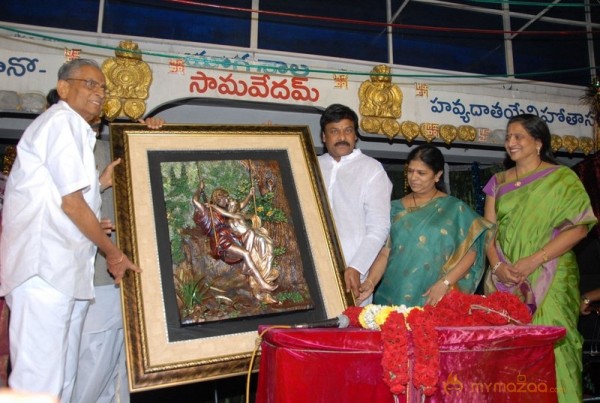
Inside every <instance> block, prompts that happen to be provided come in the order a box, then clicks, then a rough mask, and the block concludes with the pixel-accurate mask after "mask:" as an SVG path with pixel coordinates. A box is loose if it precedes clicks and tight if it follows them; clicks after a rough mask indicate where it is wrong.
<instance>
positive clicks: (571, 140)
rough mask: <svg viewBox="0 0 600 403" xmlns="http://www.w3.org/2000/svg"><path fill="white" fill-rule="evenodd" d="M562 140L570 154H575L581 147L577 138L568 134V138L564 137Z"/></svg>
mask: <svg viewBox="0 0 600 403" xmlns="http://www.w3.org/2000/svg"><path fill="white" fill-rule="evenodd" d="M562 140H563V147H564V148H565V149H566V150H567V151H568V152H569V154H572V153H573V152H575V150H577V147H579V140H578V139H577V137H575V136H572V135H570V134H567V135H566V136H563V139H562Z"/></svg>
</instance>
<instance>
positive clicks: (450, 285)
mask: <svg viewBox="0 0 600 403" xmlns="http://www.w3.org/2000/svg"><path fill="white" fill-rule="evenodd" d="M442 283H444V285H445V286H446V287H447V288H450V287H452V284H451V283H450V281H448V279H447V278H445V277H444V279H443V280H442Z"/></svg>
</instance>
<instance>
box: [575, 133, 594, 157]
mask: <svg viewBox="0 0 600 403" xmlns="http://www.w3.org/2000/svg"><path fill="white" fill-rule="evenodd" d="M579 148H581V151H583V153H584V154H585V155H588V154H590V153H591V152H592V151H594V139H593V138H591V137H579Z"/></svg>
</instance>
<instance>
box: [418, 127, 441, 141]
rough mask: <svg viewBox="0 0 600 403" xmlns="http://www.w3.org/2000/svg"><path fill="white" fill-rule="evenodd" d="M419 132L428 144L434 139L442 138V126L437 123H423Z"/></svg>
mask: <svg viewBox="0 0 600 403" xmlns="http://www.w3.org/2000/svg"><path fill="white" fill-rule="evenodd" d="M419 132H420V133H421V136H423V138H424V139H425V140H427V142H429V143H431V141H432V140H433V139H434V138H436V137H439V136H440V125H438V124H437V123H421V126H419Z"/></svg>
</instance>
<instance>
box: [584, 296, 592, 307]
mask: <svg viewBox="0 0 600 403" xmlns="http://www.w3.org/2000/svg"><path fill="white" fill-rule="evenodd" d="M581 301H582V302H583V303H584V304H586V305H589V304H590V303H591V302H592V301H590V299H589V298H588V297H583V296H582V297H581Z"/></svg>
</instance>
